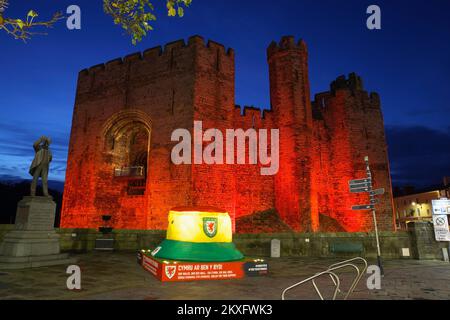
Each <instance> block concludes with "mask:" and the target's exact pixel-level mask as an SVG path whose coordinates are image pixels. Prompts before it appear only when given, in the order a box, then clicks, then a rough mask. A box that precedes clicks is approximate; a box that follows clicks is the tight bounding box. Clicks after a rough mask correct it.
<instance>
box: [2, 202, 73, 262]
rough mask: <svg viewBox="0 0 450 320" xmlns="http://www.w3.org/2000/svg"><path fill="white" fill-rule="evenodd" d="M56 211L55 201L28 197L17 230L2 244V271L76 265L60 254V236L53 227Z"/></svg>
mask: <svg viewBox="0 0 450 320" xmlns="http://www.w3.org/2000/svg"><path fill="white" fill-rule="evenodd" d="M55 210H56V204H55V202H53V200H52V198H51V197H31V196H27V197H24V198H23V199H22V200H21V201H20V202H19V203H18V205H17V214H16V223H15V230H13V231H10V232H8V233H7V234H6V235H5V236H4V238H3V242H2V243H1V244H0V270H1V269H22V268H34V267H41V266H50V265H57V264H72V263H74V262H75V260H74V259H72V258H69V256H68V254H62V253H60V245H59V235H58V234H57V233H56V232H55V229H54V227H53V225H54V223H55Z"/></svg>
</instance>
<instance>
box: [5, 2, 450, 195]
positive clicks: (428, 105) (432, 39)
mask: <svg viewBox="0 0 450 320" xmlns="http://www.w3.org/2000/svg"><path fill="white" fill-rule="evenodd" d="M164 2H165V1H162V0H154V3H156V4H157V10H156V11H157V15H158V20H157V21H156V22H155V23H154V27H155V31H153V32H152V33H151V34H150V35H149V36H148V37H147V38H145V39H144V40H143V41H142V42H141V43H140V44H138V45H137V46H133V45H132V44H131V41H130V39H129V38H128V37H127V36H125V35H124V34H123V32H122V30H121V29H120V28H119V27H117V26H115V25H113V22H112V20H111V18H110V17H109V16H106V15H105V14H104V13H103V12H102V4H101V1H100V0H96V1H92V0H91V1H88V0H70V1H66V0H58V1H56V0H52V1H51V0H39V1H37V0H36V1H24V0H22V1H15V0H11V1H10V9H9V10H8V11H7V14H6V16H8V15H10V16H16V17H25V15H26V13H27V12H28V10H29V9H34V10H35V11H37V12H38V13H39V14H40V17H41V18H44V19H45V18H49V17H50V16H51V14H52V13H53V12H55V11H63V12H64V13H65V11H66V8H67V7H68V6H69V5H71V4H77V5H79V6H80V7H81V10H82V30H79V31H69V30H68V29H67V28H66V24H65V21H62V22H60V23H59V24H58V25H57V26H56V27H55V28H54V29H50V30H48V35H47V36H36V37H34V38H33V39H32V40H30V41H29V42H28V43H27V44H24V43H23V42H21V41H18V40H14V39H12V38H11V37H9V36H7V35H6V34H5V33H4V32H0V44H1V45H0V108H1V116H0V176H2V177H3V178H4V179H5V178H8V177H9V178H12V177H27V178H28V176H27V171H28V166H29V163H30V161H31V159H32V157H33V150H32V147H31V143H32V142H33V141H34V140H35V139H36V138H38V137H39V136H41V135H42V134H45V135H49V136H51V137H52V138H53V150H54V153H55V156H54V162H53V171H52V172H51V173H50V179H54V180H64V171H65V163H66V157H67V145H68V140H69V133H70V126H71V117H72V110H73V104H74V97H75V88H76V79H77V74H78V71H79V70H81V69H84V68H86V67H89V66H92V65H95V64H98V63H102V62H106V61H108V60H111V59H114V58H116V57H120V56H125V55H127V54H129V53H132V52H136V51H143V50H145V49H147V48H150V47H154V46H157V45H160V44H165V43H167V42H170V41H173V40H177V39H181V38H184V39H187V38H188V37H189V36H191V35H194V34H199V35H202V36H203V37H204V38H205V39H213V40H215V41H217V42H220V43H223V44H224V45H225V46H226V47H232V48H234V49H235V52H236V104H240V105H254V106H258V107H262V108H268V107H269V80H268V68H267V64H266V53H265V50H266V47H267V46H268V45H269V43H270V42H271V41H272V40H279V39H280V38H281V36H282V35H294V36H295V37H296V38H297V39H298V38H303V39H304V40H305V41H306V43H307V44H308V47H309V54H310V56H309V65H310V80H311V88H312V94H315V93H318V92H321V91H325V90H327V89H328V87H329V83H330V82H331V81H332V80H333V79H335V78H336V77H337V76H339V75H341V74H348V73H349V72H352V71H355V72H357V73H358V74H360V75H361V76H362V77H363V80H364V84H365V87H366V89H367V90H368V91H376V92H378V93H379V94H380V96H381V99H382V107H383V113H384V118H385V125H386V132H387V139H388V145H389V156H390V162H391V170H392V177H393V180H394V185H404V184H415V185H416V186H419V187H423V186H427V185H431V184H439V183H440V181H441V178H442V176H443V175H450V122H449V119H450V106H449V101H450V1H444V0H429V1H392V0H391V1H361V0H360V1H356V0H346V1H336V0H315V1H313V0H296V1H288V0H280V1H266V0H259V1H254V0H246V1H237V0H227V1H225V0H220V1H219V0H193V3H192V6H191V7H190V8H189V9H188V10H187V11H186V14H185V17H183V18H181V19H180V18H169V17H167V14H166V11H165V4H164ZM370 4H378V5H379V6H380V7H381V10H382V30H379V31H369V30H368V29H367V28H366V18H367V14H366V8H367V7H368V6H369V5H370Z"/></svg>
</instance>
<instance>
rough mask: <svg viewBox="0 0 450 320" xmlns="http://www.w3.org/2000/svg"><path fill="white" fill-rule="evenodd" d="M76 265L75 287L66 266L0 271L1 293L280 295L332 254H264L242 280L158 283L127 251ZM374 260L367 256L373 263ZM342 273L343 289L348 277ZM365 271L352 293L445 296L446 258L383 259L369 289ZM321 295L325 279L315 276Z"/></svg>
mask: <svg viewBox="0 0 450 320" xmlns="http://www.w3.org/2000/svg"><path fill="white" fill-rule="evenodd" d="M76 257H77V258H78V263H77V264H78V265H79V266H80V267H81V270H82V271H81V272H82V273H81V286H82V289H81V290H79V291H70V290H68V289H67V288H66V280H67V277H68V275H67V274H66V272H65V271H66V266H53V267H43V268H36V269H31V270H30V269H29V270H7V271H0V299H89V300H98V299H139V300H142V299H144V300H154V299H280V298H281V292H282V291H283V289H284V288H286V287H288V286H289V285H291V284H293V283H295V282H298V281H300V280H302V279H305V278H307V277H309V276H311V275H313V274H314V273H316V272H319V271H322V270H324V269H325V268H326V267H327V266H328V265H330V264H332V263H334V262H336V261H339V260H335V259H311V258H308V259H307V258H281V259H268V261H269V264H270V268H271V272H270V275H268V276H265V277H257V278H245V279H241V280H219V281H196V282H185V283H161V282H159V281H157V280H156V279H154V278H153V277H152V276H151V275H150V274H149V273H147V272H146V271H145V270H143V269H142V268H141V267H140V266H139V265H138V264H137V263H136V260H135V257H136V255H135V253H132V252H114V253H110V252H91V253H87V254H79V255H76ZM373 263H375V261H369V264H373ZM352 277H353V274H352V273H350V271H347V272H343V273H341V277H340V278H341V282H342V287H343V289H345V288H347V287H348V286H349V285H350V282H351V281H352ZM366 279H367V276H364V277H363V278H362V280H361V282H360V283H359V285H358V287H357V289H356V290H355V292H354V294H353V295H352V296H351V299H378V300H379V299H410V300H411V299H449V298H450V264H449V263H446V262H443V261H423V260H422V261H419V260H388V261H385V276H384V277H383V278H382V281H381V289H380V290H369V289H367V286H366ZM318 285H319V288H321V290H322V291H323V294H324V295H325V296H326V297H330V296H331V291H332V289H333V288H332V286H331V282H330V279H327V278H322V279H320V280H319V281H318ZM287 298H289V299H317V296H316V295H315V293H314V290H313V288H312V286H311V285H305V286H303V287H300V288H296V289H294V290H292V291H291V292H290V293H289V294H288V295H287Z"/></svg>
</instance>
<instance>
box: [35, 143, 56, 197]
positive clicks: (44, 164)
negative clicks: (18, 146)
mask: <svg viewBox="0 0 450 320" xmlns="http://www.w3.org/2000/svg"><path fill="white" fill-rule="evenodd" d="M50 142H51V140H50V138H47V137H46V136H42V137H40V138H39V139H38V140H37V141H36V142H35V143H34V144H33V148H34V152H35V153H36V154H35V156H34V159H33V162H32V163H31V166H30V171H29V172H30V174H31V175H32V176H33V181H32V182H31V196H33V197H34V196H35V195H36V185H37V181H38V179H39V177H41V180H42V191H43V193H44V196H46V197H48V196H49V195H48V169H49V166H50V162H51V161H52V153H51V151H50V149H49V145H50Z"/></svg>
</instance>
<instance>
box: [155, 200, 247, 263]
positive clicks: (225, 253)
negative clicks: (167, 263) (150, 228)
mask: <svg viewBox="0 0 450 320" xmlns="http://www.w3.org/2000/svg"><path fill="white" fill-rule="evenodd" d="M232 237H233V235H232V230H231V219H230V216H229V215H228V213H227V212H225V211H223V210H220V209H217V208H211V207H196V208H192V207H177V208H174V209H172V210H170V212H169V225H168V227H167V236H166V239H165V240H163V242H161V244H160V245H159V246H158V247H156V249H155V250H153V252H152V253H151V254H152V256H154V257H155V258H159V259H168V260H181V261H200V262H207V261H217V262H222V261H235V260H241V259H242V258H243V257H244V256H243V255H242V253H241V252H239V251H238V250H237V249H236V247H235V245H234V244H233V242H232Z"/></svg>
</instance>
